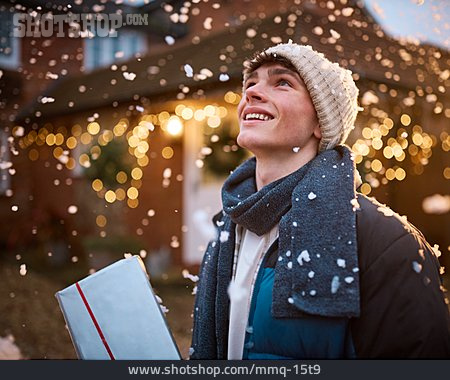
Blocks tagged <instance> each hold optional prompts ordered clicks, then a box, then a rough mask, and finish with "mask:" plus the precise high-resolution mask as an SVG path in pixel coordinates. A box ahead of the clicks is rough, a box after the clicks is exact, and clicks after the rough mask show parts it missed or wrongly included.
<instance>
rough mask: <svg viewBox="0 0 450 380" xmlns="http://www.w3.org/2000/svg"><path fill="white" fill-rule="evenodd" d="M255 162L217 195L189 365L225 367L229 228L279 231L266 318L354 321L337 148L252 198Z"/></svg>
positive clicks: (345, 179)
mask: <svg viewBox="0 0 450 380" xmlns="http://www.w3.org/2000/svg"><path fill="white" fill-rule="evenodd" d="M255 168H256V160H255V158H251V159H250V160H248V161H246V162H244V163H243V164H242V165H240V166H239V167H238V168H237V169H236V170H235V171H234V172H233V173H232V174H231V175H230V177H229V178H228V179H227V180H226V182H225V184H224V186H223V189H222V202H223V212H220V213H219V214H217V215H216V216H215V217H214V222H215V223H216V225H217V227H218V233H219V235H218V238H217V240H216V241H212V242H210V244H209V245H208V248H207V250H206V252H205V255H204V258H203V262H202V265H201V270H200V281H199V284H198V291H197V295H196V298H195V312H194V314H195V317H194V331H193V337H192V344H193V346H192V349H193V350H194V351H193V353H192V355H191V358H193V359H206V358H217V359H225V358H226V355H227V340H228V339H227V337H228V323H229V322H228V314H229V299H228V294H227V288H228V285H229V283H230V279H231V272H232V264H233V253H234V249H235V229H236V223H238V224H241V225H243V226H244V227H245V228H247V229H249V230H250V231H253V232H255V233H256V234H258V235H262V234H264V233H266V232H268V231H269V230H270V229H271V228H272V227H273V226H274V225H275V224H276V223H279V261H277V264H276V266H275V282H274V288H273V299H272V315H273V317H275V318H298V317H301V316H302V315H304V314H305V313H307V314H315V315H321V316H328V317H353V316H359V280H358V278H359V277H358V273H357V271H358V257H357V244H356V243H357V242H356V215H355V211H354V210H355V209H356V207H357V204H356V203H355V202H353V204H352V203H351V202H352V200H353V199H355V185H354V178H355V166H354V162H353V161H352V158H351V153H350V150H349V149H348V148H347V147H346V146H338V147H336V148H335V149H334V150H327V151H325V152H322V153H321V154H319V155H318V156H317V157H315V158H314V159H313V160H312V161H310V162H309V163H308V164H306V165H305V166H303V167H302V168H300V169H298V170H297V171H296V172H294V173H291V174H290V175H288V176H286V177H284V178H281V179H279V180H277V181H275V182H273V183H271V184H269V185H267V186H265V187H264V188H262V189H261V190H259V191H256V184H255Z"/></svg>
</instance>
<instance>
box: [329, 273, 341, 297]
mask: <svg viewBox="0 0 450 380" xmlns="http://www.w3.org/2000/svg"><path fill="white" fill-rule="evenodd" d="M339 286H340V282H339V277H338V276H334V277H333V279H332V280H331V293H332V294H335V293H336V292H337V291H338V289H339Z"/></svg>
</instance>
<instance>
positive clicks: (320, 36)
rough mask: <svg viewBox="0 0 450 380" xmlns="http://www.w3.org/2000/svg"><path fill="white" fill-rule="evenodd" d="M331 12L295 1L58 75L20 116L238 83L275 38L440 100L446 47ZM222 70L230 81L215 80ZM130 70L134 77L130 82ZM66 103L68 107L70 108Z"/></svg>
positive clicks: (357, 14)
mask: <svg viewBox="0 0 450 380" xmlns="http://www.w3.org/2000/svg"><path fill="white" fill-rule="evenodd" d="M328 15H329V12H326V10H324V9H321V8H319V7H311V6H308V5H306V6H302V5H300V6H295V7H294V6H293V7H291V9H289V10H288V11H286V12H285V13H283V14H278V15H272V16H271V17H266V18H265V19H263V20H260V19H258V20H251V21H250V22H247V23H245V24H242V25H237V26H235V27H230V28H229V29H227V30H226V31H223V32H220V33H216V34H213V35H210V36H208V37H206V38H204V39H202V40H201V41H200V42H199V43H197V44H194V43H189V42H188V41H184V42H183V41H182V40H180V42H179V43H177V44H175V45H174V48H173V49H171V50H170V51H165V52H164V53H161V54H156V55H149V56H146V57H143V58H141V59H133V60H131V61H129V62H127V63H125V64H120V65H119V66H118V68H117V69H116V70H113V69H111V68H107V69H101V70H97V71H95V72H91V73H89V74H86V75H79V76H74V77H68V78H64V79H61V80H58V81H56V82H55V83H54V84H53V85H52V86H51V87H50V88H48V90H47V91H45V93H44V94H42V95H43V96H46V97H51V98H54V102H52V103H46V104H41V103H38V102H35V103H34V104H32V105H31V106H30V107H29V108H28V109H27V110H26V111H25V112H23V113H21V114H20V115H19V119H20V118H22V119H24V118H25V117H27V116H30V115H32V114H34V112H36V111H40V112H41V118H42V117H51V116H56V115H61V114H67V113H70V112H80V111H83V110H88V109H96V108H100V107H104V106H108V105H110V104H112V102H113V101H117V102H130V101H132V99H133V96H135V95H137V96H138V97H146V98H149V99H152V100H155V99H166V100H169V99H174V97H175V95H176V94H177V93H178V92H180V88H182V87H184V86H187V87H189V90H190V91H189V93H190V94H192V93H193V92H194V91H196V90H197V89H204V90H207V89H211V88H215V89H218V88H223V89H225V88H233V87H234V88H236V87H240V83H241V71H242V64H243V61H244V60H245V59H246V58H248V57H249V56H250V55H251V54H252V53H253V52H254V51H257V50H261V49H263V48H266V47H268V46H270V45H273V44H274V43H276V42H281V41H283V42H287V40H288V39H289V38H291V39H292V40H294V42H301V43H302V42H305V43H307V44H309V45H312V46H313V48H315V49H317V50H319V51H321V52H323V53H324V54H325V55H326V56H327V57H328V58H329V59H330V60H332V61H338V62H339V63H340V64H341V65H343V66H346V67H348V68H349V69H351V70H352V71H353V72H355V73H358V74H359V77H360V78H361V79H366V80H370V81H374V82H377V83H387V84H389V85H392V86H396V87H403V88H405V89H411V90H414V89H415V88H416V86H417V85H420V84H421V82H420V78H421V77H423V76H425V77H426V85H427V86H431V87H432V89H433V93H435V94H436V95H437V96H438V98H439V97H440V96H444V95H442V94H441V93H440V92H439V91H438V87H439V86H442V85H443V83H444V81H445V80H446V77H445V75H446V74H445V70H446V69H447V70H448V62H450V60H449V53H448V51H445V50H441V49H439V48H437V47H434V46H415V45H412V44H404V43H400V42H399V41H397V40H394V39H392V38H390V37H389V36H387V35H386V34H385V33H384V32H383V31H382V29H381V27H380V26H379V25H378V24H376V23H375V22H374V21H373V19H371V17H370V16H369V15H367V14H366V13H365V11H364V10H363V9H360V8H357V6H354V13H353V14H352V15H351V17H346V16H344V15H342V12H341V15H340V16H337V17H336V20H335V21H334V22H330V21H329V17H328ZM331 29H332V30H333V31H331ZM186 64H188V65H190V66H191V67H192V69H193V72H194V74H199V73H200V72H201V69H208V70H209V71H207V72H206V77H205V78H204V79H201V78H202V76H200V77H199V76H198V75H194V76H193V77H192V78H191V77H187V76H186V73H185V71H184V69H183V66H184V65H186ZM388 72H389V73H390V74H386V73H388ZM125 73H129V74H125ZM221 73H226V74H227V75H228V76H229V78H230V79H229V80H228V81H225V82H222V81H220V80H219V76H220V74H221ZM134 74H135V78H134V79H133V80H130V79H132V77H133V76H134ZM211 74H212V75H211ZM447 74H448V73H447ZM208 75H210V76H208ZM447 76H448V75H447ZM125 77H128V80H127V79H126V78H125ZM422 82H423V79H422ZM83 90H85V91H83ZM445 96H447V95H445ZM71 102H73V105H72V106H71V107H69V104H72V103H71Z"/></svg>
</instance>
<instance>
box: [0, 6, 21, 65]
mask: <svg viewBox="0 0 450 380" xmlns="http://www.w3.org/2000/svg"><path fill="white" fill-rule="evenodd" d="M13 15H14V13H13V12H10V11H9V9H8V8H6V7H4V6H1V7H0V67H7V68H16V67H17V66H19V41H20V39H19V38H18V37H13Z"/></svg>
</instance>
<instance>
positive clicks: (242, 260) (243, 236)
mask: <svg viewBox="0 0 450 380" xmlns="http://www.w3.org/2000/svg"><path fill="white" fill-rule="evenodd" d="M241 231H242V233H240V232H241ZM277 236H278V225H276V226H275V227H273V228H272V230H271V231H269V232H268V233H266V234H265V235H262V236H258V235H256V234H255V233H253V232H251V231H249V230H247V229H245V228H242V227H240V226H236V239H237V241H238V242H239V241H240V245H239V244H238V245H237V247H239V248H237V249H239V252H237V253H238V259H237V265H236V270H235V271H234V273H233V278H232V280H231V283H230V288H229V290H228V293H229V296H230V325H229V332H228V359H229V360H239V359H242V353H243V349H244V341H245V329H246V327H247V322H248V315H249V312H250V303H251V297H252V292H253V285H254V280H255V277H256V274H257V271H258V269H259V265H260V263H261V260H262V258H263V256H264V254H265V252H266V251H267V250H268V249H269V247H270V245H271V244H272V243H273V242H274V241H275V240H276V238H277ZM238 239H240V240H238Z"/></svg>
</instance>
